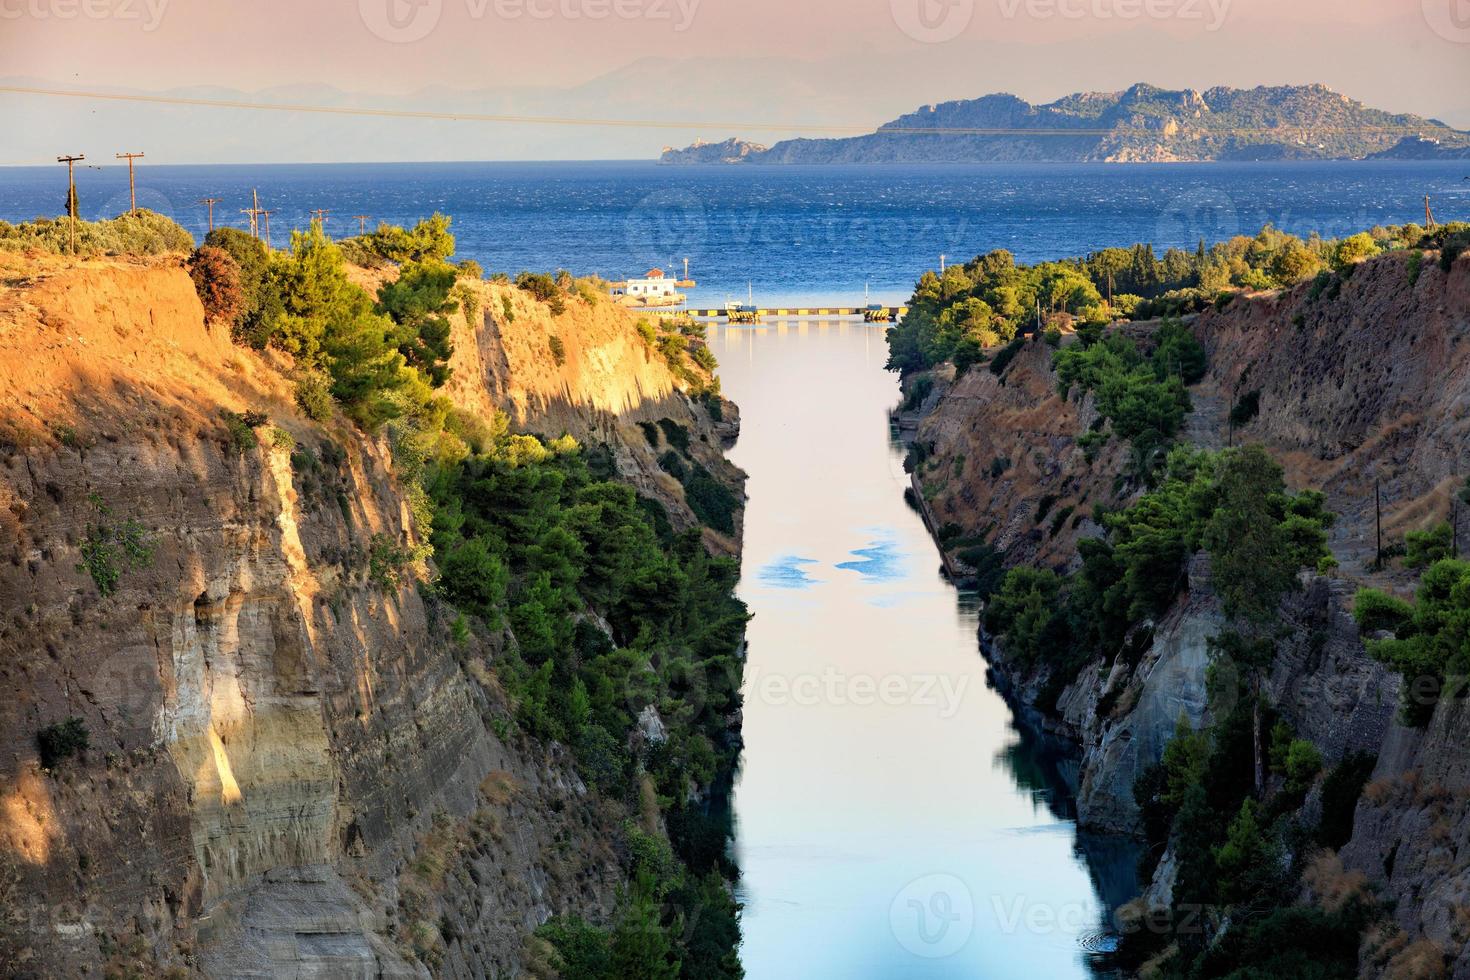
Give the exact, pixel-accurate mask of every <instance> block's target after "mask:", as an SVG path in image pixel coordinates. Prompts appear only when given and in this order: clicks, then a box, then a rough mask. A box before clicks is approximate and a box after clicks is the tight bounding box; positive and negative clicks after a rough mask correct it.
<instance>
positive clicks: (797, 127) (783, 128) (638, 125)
mask: <svg viewBox="0 0 1470 980" xmlns="http://www.w3.org/2000/svg"><path fill="white" fill-rule="evenodd" d="M0 93H9V94H13V95H43V96H54V97H57V98H70V99H92V100H98V101H106V102H137V103H145V104H151V105H171V106H195V107H199V108H211V109H255V110H261V111H267V112H299V113H315V114H321V115H335V116H365V117H373V118H395V119H437V120H446V121H450V122H489V123H520V124H525V125H534V126H586V127H609V128H628V129H733V130H745V131H764V132H788V133H810V132H821V133H842V134H856V135H867V134H870V133H871V134H873V135H879V136H886V135H904V136H911V135H928V136H1063V137H1066V136H1072V137H1077V136H1113V135H1118V134H1120V133H1122V134H1127V133H1138V134H1146V135H1157V133H1156V131H1155V130H1152V129H1146V128H1139V129H1124V130H1118V129H1085V128H1079V129H1064V128H1037V129H1016V128H1006V127H994V128H992V127H973V128H971V127H948V126H883V127H882V128H881V129H877V130H874V128H873V127H872V126H871V125H857V124H847V125H842V124H831V123H772V122H759V121H750V120H717V119H697V120H690V119H680V120H669V119H597V118H591V117H578V116H532V115H517V114H509V113H484V112H440V111H431V110H421V109H382V108H373V107H367V106H362V107H358V106H326V105H303V104H286V103H279V102H251V101H248V100H244V99H190V98H184V97H182V96H173V95H138V94H123V93H117V92H92V91H67V90H64V89H48V88H33V87H30V86H22V85H0ZM1423 131H1424V129H1423V127H1422V126H1421V127H1411V126H1361V127H1317V126H1277V127H1265V128H1254V129H1246V128H1239V129H1210V130H1205V131H1204V132H1205V133H1206V134H1207V135H1210V136H1271V135H1275V136H1281V135H1291V134H1296V135H1300V136H1326V135H1336V136H1343V135H1359V136H1414V135H1420V134H1422V133H1423Z"/></svg>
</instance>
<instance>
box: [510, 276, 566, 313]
mask: <svg viewBox="0 0 1470 980" xmlns="http://www.w3.org/2000/svg"><path fill="white" fill-rule="evenodd" d="M516 287H517V288H519V289H522V290H524V291H525V292H528V293H530V294H531V295H532V296H534V297H535V298H536V300H537V301H538V302H541V303H545V304H546V305H547V307H548V308H550V310H551V315H552V316H561V315H562V314H563V313H565V312H566V309H567V304H566V298H565V295H564V294H563V292H562V289H561V287H560V286H558V285H557V284H556V280H555V279H553V278H552V277H551V276H548V275H547V274H546V273H544V272H522V273H521V274H520V275H519V276H516Z"/></svg>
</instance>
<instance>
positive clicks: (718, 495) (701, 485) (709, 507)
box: [684, 463, 740, 534]
mask: <svg viewBox="0 0 1470 980" xmlns="http://www.w3.org/2000/svg"><path fill="white" fill-rule="evenodd" d="M684 499H685V500H686V501H688V503H689V509H690V510H692V511H694V516H695V517H697V518H699V520H700V523H702V524H704V525H706V526H707V527H712V528H714V529H715V530H716V531H720V532H721V533H723V534H734V533H735V511H736V510H737V509H738V508H739V507H740V501H739V499H738V498H737V497H736V496H735V494H733V493H732V492H731V491H730V488H729V487H727V486H725V485H724V484H723V483H721V482H719V481H718V480H716V479H715V478H714V477H713V476H711V475H710V472H709V470H706V469H705V468H704V467H703V466H701V465H700V464H699V463H695V464H693V467H692V469H691V471H690V474H689V477H688V479H687V480H686V481H685V483H684Z"/></svg>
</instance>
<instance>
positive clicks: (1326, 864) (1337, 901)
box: [1302, 851, 1370, 914]
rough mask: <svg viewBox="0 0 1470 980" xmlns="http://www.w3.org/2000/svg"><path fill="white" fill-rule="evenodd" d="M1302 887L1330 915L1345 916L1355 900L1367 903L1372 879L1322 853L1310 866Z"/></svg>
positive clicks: (1329, 854)
mask: <svg viewBox="0 0 1470 980" xmlns="http://www.w3.org/2000/svg"><path fill="white" fill-rule="evenodd" d="M1302 883H1303V884H1305V885H1306V886H1307V888H1308V890H1309V891H1310V892H1311V894H1312V897H1313V899H1314V900H1315V901H1316V903H1317V904H1318V905H1319V906H1320V907H1321V908H1322V909H1323V910H1324V911H1326V912H1331V913H1333V914H1336V913H1338V912H1341V911H1342V910H1343V909H1344V908H1346V907H1347V905H1348V904H1349V903H1350V902H1352V901H1353V900H1355V899H1363V900H1366V899H1368V898H1369V897H1370V895H1369V892H1368V878H1367V876H1365V875H1364V874H1363V873H1362V872H1361V871H1349V870H1347V869H1346V868H1344V867H1343V866H1342V858H1341V857H1339V856H1338V855H1337V854H1336V853H1335V852H1333V851H1319V852H1317V854H1316V855H1314V856H1313V857H1312V858H1311V860H1310V861H1309V862H1308V863H1307V868H1306V870H1305V871H1304V872H1303V873H1302Z"/></svg>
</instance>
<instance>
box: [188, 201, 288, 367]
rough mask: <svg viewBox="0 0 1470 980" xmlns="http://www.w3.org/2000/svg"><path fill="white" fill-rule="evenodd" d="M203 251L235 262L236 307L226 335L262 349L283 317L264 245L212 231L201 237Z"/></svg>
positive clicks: (231, 231)
mask: <svg viewBox="0 0 1470 980" xmlns="http://www.w3.org/2000/svg"><path fill="white" fill-rule="evenodd" d="M203 247H204V248H212V249H219V250H220V251H222V252H225V253H226V254H228V255H229V256H230V258H232V259H234V260H235V266H236V269H237V280H238V282H239V284H240V305H239V307H238V308H237V310H236V312H235V317H234V319H233V321H231V326H230V335H231V336H232V337H233V338H234V340H235V342H236V343H239V344H245V345H247V346H250V347H254V348H256V349H257V350H260V349H263V348H264V347H265V346H266V345H267V344H268V343H269V342H270V339H271V333H272V331H274V330H275V329H276V328H277V326H278V322H279V320H280V318H281V316H282V315H283V314H284V310H283V308H282V306H281V297H280V292H279V288H278V286H277V285H276V283H275V282H273V281H272V279H271V263H270V254H269V253H268V252H267V251H266V250H265V245H264V244H263V243H262V242H260V241H259V240H258V239H256V238H253V237H251V236H250V235H248V234H246V233H245V232H243V231H241V230H240V229H238V228H216V229H215V230H214V231H211V232H210V233H209V234H208V235H206V236H205V237H204V246H203Z"/></svg>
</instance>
